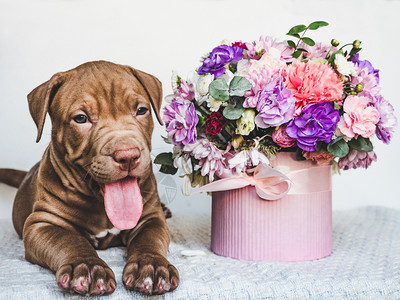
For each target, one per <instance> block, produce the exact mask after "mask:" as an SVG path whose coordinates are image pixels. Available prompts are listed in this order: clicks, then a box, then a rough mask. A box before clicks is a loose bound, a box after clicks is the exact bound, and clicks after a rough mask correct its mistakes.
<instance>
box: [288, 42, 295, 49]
mask: <svg viewBox="0 0 400 300" xmlns="http://www.w3.org/2000/svg"><path fill="white" fill-rule="evenodd" d="M287 43H288V45H289V46H290V47H292V48H293V49H296V43H295V42H293V41H291V40H288V41H287Z"/></svg>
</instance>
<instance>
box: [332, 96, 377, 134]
mask: <svg viewBox="0 0 400 300" xmlns="http://www.w3.org/2000/svg"><path fill="white" fill-rule="evenodd" d="M369 103H370V99H369V98H367V97H363V96H348V97H347V98H346V100H345V102H344V105H343V110H344V115H343V119H342V120H340V121H339V123H338V128H339V129H340V131H341V132H342V133H343V134H345V135H346V136H348V137H351V138H353V137H356V138H357V137H358V135H361V136H362V137H364V138H368V137H370V136H371V135H373V134H374V133H375V130H376V124H377V123H378V121H379V118H380V117H379V112H378V110H377V109H376V108H375V107H373V106H369V105H368V104H369Z"/></svg>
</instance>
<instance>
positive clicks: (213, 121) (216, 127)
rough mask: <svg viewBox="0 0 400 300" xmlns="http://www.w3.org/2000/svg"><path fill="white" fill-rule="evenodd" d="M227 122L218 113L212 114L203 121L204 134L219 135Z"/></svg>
mask: <svg viewBox="0 0 400 300" xmlns="http://www.w3.org/2000/svg"><path fill="white" fill-rule="evenodd" d="M227 122H228V121H227V120H226V119H225V118H224V116H223V115H222V114H221V113H220V112H219V111H217V112H212V113H211V114H210V115H209V116H208V118H207V119H206V120H205V126H206V133H208V134H211V135H216V134H220V133H221V131H222V129H223V128H224V126H225V124H226V123H227Z"/></svg>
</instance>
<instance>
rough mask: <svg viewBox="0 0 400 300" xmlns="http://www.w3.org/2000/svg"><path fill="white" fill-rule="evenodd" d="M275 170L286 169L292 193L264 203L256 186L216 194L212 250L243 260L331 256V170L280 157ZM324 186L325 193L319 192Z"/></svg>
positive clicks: (290, 155)
mask: <svg viewBox="0 0 400 300" xmlns="http://www.w3.org/2000/svg"><path fill="white" fill-rule="evenodd" d="M271 164H272V166H274V167H277V168H278V169H281V170H286V172H285V173H286V174H287V176H288V177H289V178H290V179H291V181H292V188H291V190H290V191H289V193H288V194H287V195H286V196H284V197H283V198H281V199H278V200H264V199H262V198H260V197H259V196H258V195H257V193H256V190H255V188H254V187H253V186H247V187H244V188H240V189H233V190H227V191H219V192H213V193H212V226H211V249H212V251H213V252H214V253H216V254H218V255H222V256H227V257H232V258H237V259H244V260H271V261H306V260H314V259H319V258H323V257H326V256H328V255H330V254H331V252H332V190H331V168H330V166H318V165H316V164H315V163H314V162H311V161H296V160H295V154H294V153H285V152H280V153H277V156H276V158H275V160H274V161H273V162H271ZM321 187H322V188H321Z"/></svg>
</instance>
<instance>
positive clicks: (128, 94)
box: [52, 66, 150, 115]
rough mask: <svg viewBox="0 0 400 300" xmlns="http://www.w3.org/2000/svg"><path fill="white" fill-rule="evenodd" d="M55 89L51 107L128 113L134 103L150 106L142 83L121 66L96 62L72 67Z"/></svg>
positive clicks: (94, 112)
mask: <svg viewBox="0 0 400 300" xmlns="http://www.w3.org/2000/svg"><path fill="white" fill-rule="evenodd" d="M72 72H73V73H72V74H71V76H70V77H69V78H68V80H67V81H66V82H65V83H64V84H63V86H62V87H61V88H60V89H59V91H58V93H57V95H56V97H55V99H54V103H53V104H52V110H61V111H63V112H64V113H63V115H65V112H66V111H69V112H71V113H72V112H73V111H77V110H84V111H85V110H90V111H85V112H86V113H91V114H96V115H101V114H103V113H106V114H110V113H111V114H113V115H115V114H119V113H124V112H125V113H128V112H130V111H131V110H132V109H135V108H136V107H137V106H138V105H141V106H146V107H148V108H150V102H149V98H148V96H147V93H146V92H145V90H144V88H143V86H142V85H141V84H140V83H139V82H138V80H137V79H136V78H135V77H134V76H133V75H132V74H130V72H129V70H127V69H123V68H117V67H115V68H98V67H96V66H93V67H90V68H84V69H81V70H80V69H77V70H73V71H72Z"/></svg>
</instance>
